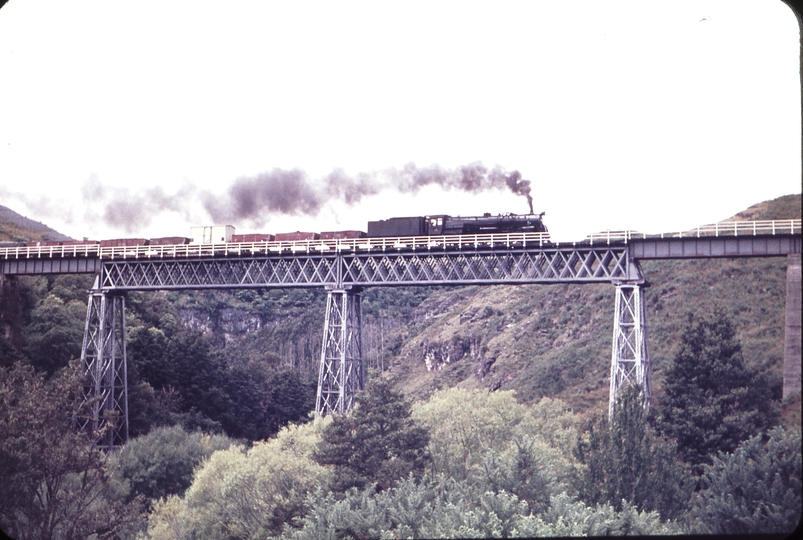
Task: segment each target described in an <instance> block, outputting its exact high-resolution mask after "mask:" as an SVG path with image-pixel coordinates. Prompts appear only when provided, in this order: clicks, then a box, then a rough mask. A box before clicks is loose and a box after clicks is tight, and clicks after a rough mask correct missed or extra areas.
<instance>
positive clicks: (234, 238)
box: [3, 213, 548, 248]
mask: <svg viewBox="0 0 803 540" xmlns="http://www.w3.org/2000/svg"><path fill="white" fill-rule="evenodd" d="M543 216H544V214H543V213H541V214H500V215H497V216H492V215H491V214H484V215H482V216H470V217H460V216H457V217H452V216H448V215H445V214H439V215H430V216H414V217H395V218H389V219H384V220H379V221H369V222H368V227H367V232H363V231H354V230H348V231H326V232H320V233H318V232H301V231H296V232H289V233H278V234H275V235H274V234H267V233H249V234H235V233H234V231H235V229H234V227H232V226H231V225H215V226H203V227H192V229H191V238H188V237H183V236H167V237H161V238H118V239H113V240H87V239H84V240H69V241H64V242H52V241H40V242H28V243H23V242H20V243H17V242H3V244H8V245H7V246H5V247H11V246H10V244H14V245H15V246H26V245H27V246H40V247H45V246H99V247H101V248H104V247H128V246H164V245H181V244H218V243H242V242H248V243H253V242H274V241H275V242H299V241H306V240H327V239H329V240H332V239H348V238H382V237H406V236H441V235H478V234H496V233H544V235H546V234H547V233H548V231H547V228H546V226H545V225H544V222H543Z"/></svg>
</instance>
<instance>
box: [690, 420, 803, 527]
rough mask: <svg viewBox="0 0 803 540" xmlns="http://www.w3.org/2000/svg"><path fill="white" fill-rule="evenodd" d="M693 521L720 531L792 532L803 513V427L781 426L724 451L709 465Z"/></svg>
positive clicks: (692, 516) (698, 495) (698, 524)
mask: <svg viewBox="0 0 803 540" xmlns="http://www.w3.org/2000/svg"><path fill="white" fill-rule="evenodd" d="M704 467H705V473H704V474H703V477H702V479H701V483H702V487H703V489H702V490H701V491H700V493H698V494H697V497H696V499H695V501H694V508H693V509H692V512H691V519H692V523H693V525H694V530H695V531H699V532H702V533H714V534H757V533H774V534H789V533H791V532H792V531H793V530H794V529H795V527H796V526H798V525H799V524H800V517H801V511H803V493H802V492H801V474H803V471H801V469H803V455H802V454H801V435H800V430H799V429H797V430H791V431H788V430H784V429H783V428H781V427H776V428H774V429H772V430H771V431H770V432H769V433H766V434H763V435H756V436H755V437H751V438H749V439H748V440H746V441H744V442H743V443H741V444H740V445H739V446H738V447H737V448H736V451H734V452H733V453H732V454H725V453H720V454H718V455H717V456H716V457H714V458H713V463H712V464H711V465H705V466H704Z"/></svg>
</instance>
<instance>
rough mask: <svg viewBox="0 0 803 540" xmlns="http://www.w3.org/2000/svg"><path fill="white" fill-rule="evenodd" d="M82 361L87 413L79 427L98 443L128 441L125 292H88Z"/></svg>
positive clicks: (109, 444)
mask: <svg viewBox="0 0 803 540" xmlns="http://www.w3.org/2000/svg"><path fill="white" fill-rule="evenodd" d="M81 363H82V365H83V367H84V374H85V375H86V383H85V386H84V399H85V400H86V401H87V402H88V403H89V404H90V407H91V408H90V413H89V416H88V417H84V418H81V419H80V420H79V421H78V427H79V428H81V429H85V430H87V431H91V432H92V433H93V434H94V435H95V437H97V445H98V446H99V447H101V448H103V449H105V450H113V449H114V448H115V447H119V446H122V445H124V444H125V443H126V442H128V365H127V364H128V362H127V357H126V347H125V296H124V295H123V294H120V293H115V292H101V291H98V290H97V289H95V290H93V291H92V292H90V295H89V301H88V302H87V310H86V325H85V327H84V341H83V345H82V347H81Z"/></svg>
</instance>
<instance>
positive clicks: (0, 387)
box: [0, 363, 143, 540]
mask: <svg viewBox="0 0 803 540" xmlns="http://www.w3.org/2000/svg"><path fill="white" fill-rule="evenodd" d="M81 386H82V380H81V379H80V378H79V377H77V376H76V372H75V370H74V369H65V370H61V371H59V372H57V373H56V374H54V377H53V378H52V379H51V380H50V381H46V380H45V378H44V376H43V375H42V374H40V373H36V372H34V370H33V369H32V368H30V367H29V366H24V365H22V364H19V363H17V364H16V365H14V366H13V367H11V368H0V485H2V486H3V489H0V528H2V529H3V531H5V532H6V533H8V534H9V535H11V536H12V537H13V538H16V539H18V540H27V539H31V540H33V539H37V540H43V539H48V540H49V539H72V538H76V539H77V538H89V537H90V536H92V535H98V536H99V537H104V538H112V537H121V538H122V537H130V536H133V533H134V532H135V531H136V530H137V529H138V528H139V527H140V526H141V522H142V521H143V516H142V513H141V506H142V500H141V498H137V497H133V498H130V497H128V496H127V495H128V493H127V490H126V489H125V486H121V485H119V484H118V483H116V482H115V481H114V479H113V478H112V471H113V467H112V464H110V463H109V461H108V460H107V459H106V457H105V456H104V455H103V453H101V452H100V451H99V450H96V449H95V447H94V445H93V444H92V443H93V440H92V438H91V436H89V435H87V434H85V433H81V432H76V431H74V430H72V429H71V425H72V422H73V421H74V420H75V419H76V418H79V417H81V416H83V415H86V414H87V412H88V411H87V404H84V403H82V399H81Z"/></svg>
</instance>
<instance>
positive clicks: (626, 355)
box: [608, 283, 652, 416]
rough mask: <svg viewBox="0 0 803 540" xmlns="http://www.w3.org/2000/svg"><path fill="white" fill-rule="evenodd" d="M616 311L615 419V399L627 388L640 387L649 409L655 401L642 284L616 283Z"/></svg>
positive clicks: (610, 412) (613, 362)
mask: <svg viewBox="0 0 803 540" xmlns="http://www.w3.org/2000/svg"><path fill="white" fill-rule="evenodd" d="M614 310H615V315H614V320H613V352H612V354H611V389H610V394H609V402H608V415H609V416H613V411H614V407H615V404H616V400H617V399H618V398H619V395H620V394H621V392H622V389H623V388H625V387H626V386H627V385H630V384H637V385H639V386H640V387H641V390H642V392H643V395H644V398H645V399H644V404H645V406H646V407H649V405H650V402H651V400H652V385H651V382H650V355H649V349H648V346H647V315H646V312H647V311H646V306H645V302H644V291H643V289H642V284H639V283H620V284H617V285H616V303H615V308H614Z"/></svg>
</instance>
